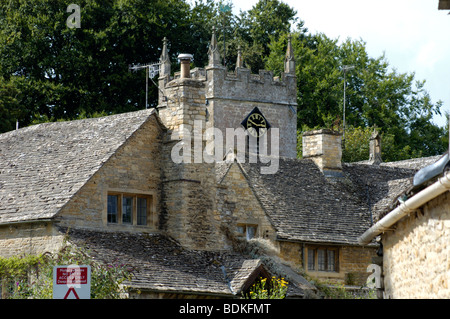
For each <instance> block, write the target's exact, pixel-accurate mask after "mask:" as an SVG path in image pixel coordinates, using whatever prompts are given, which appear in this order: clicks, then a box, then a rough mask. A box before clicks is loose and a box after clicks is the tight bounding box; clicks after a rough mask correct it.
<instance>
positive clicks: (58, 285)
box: [53, 265, 91, 299]
mask: <svg viewBox="0 0 450 319" xmlns="http://www.w3.org/2000/svg"><path fill="white" fill-rule="evenodd" d="M90 298H91V267H90V266H89V265H87V266H86V265H81V266H80V265H69V266H54V267H53V299H90Z"/></svg>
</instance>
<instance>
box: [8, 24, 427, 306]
mask: <svg viewBox="0 0 450 319" xmlns="http://www.w3.org/2000/svg"><path fill="white" fill-rule="evenodd" d="M208 56H209V62H208V65H207V66H206V67H205V68H194V69H191V68H190V56H189V55H188V54H183V55H180V56H179V60H180V62H181V71H180V72H175V73H174V74H173V73H172V70H171V61H170V60H169V54H168V50H167V41H166V40H165V41H164V45H163V50H162V55H161V59H160V62H161V64H160V71H159V82H158V84H159V89H160V94H159V101H158V106H157V107H156V108H155V109H152V110H142V111H137V112H131V113H124V114H117V115H111V116H107V117H102V118H94V119H85V120H77V121H70V122H56V123H45V124H39V125H34V126H30V127H26V128H22V129H19V130H16V131H11V132H7V133H4V134H1V135H0V203H1V204H0V256H3V257H9V256H13V255H21V254H39V253H43V252H46V251H51V252H54V251H56V250H57V249H59V248H60V247H61V246H62V244H63V238H64V236H65V235H66V234H68V235H69V241H70V242H71V243H73V244H76V245H84V246H87V247H88V248H89V249H90V250H91V251H92V252H93V254H94V257H95V258H97V259H99V260H102V261H104V262H111V261H112V260H116V259H117V260H121V261H123V262H124V263H128V264H133V265H136V266H137V267H138V268H139V272H138V273H137V274H136V275H135V276H134V277H133V280H131V281H130V282H127V286H128V288H129V296H130V297H131V298H201V297H216V298H236V297H240V295H241V293H242V292H244V291H246V290H247V289H248V288H249V287H250V285H251V284H252V283H253V282H254V281H255V280H256V279H257V278H258V277H260V276H265V277H267V276H271V275H274V276H283V277H285V278H287V279H288V281H289V282H290V285H289V291H288V297H291V298H310V297H316V296H317V294H316V293H317V291H316V289H315V287H313V286H312V285H311V284H310V283H309V282H308V281H307V280H306V279H304V277H302V276H301V274H305V273H306V274H307V275H309V276H311V277H313V278H319V279H322V280H326V281H329V282H339V283H344V284H346V285H349V286H352V285H362V284H363V283H364V282H365V280H366V277H367V276H368V273H367V267H368V265H369V264H371V263H372V257H374V256H376V251H377V250H378V249H379V247H378V244H376V243H375V242H374V241H372V240H369V241H368V242H367V243H365V244H364V245H360V243H359V242H358V238H359V237H360V236H361V235H362V234H363V233H364V232H365V231H366V230H367V229H369V228H370V227H371V226H372V224H373V216H376V215H377V214H379V213H380V212H383V211H386V210H388V209H390V207H391V204H392V202H393V201H394V200H395V199H396V198H397V197H398V196H399V194H401V192H402V191H403V190H404V187H405V183H406V181H409V180H410V179H411V178H412V176H413V175H414V174H415V173H416V171H417V170H418V169H420V168H421V167H423V166H425V165H427V164H428V163H430V162H432V161H434V160H435V158H430V159H421V160H420V161H419V160H415V161H403V162H397V163H380V161H379V160H373V159H380V149H379V147H378V146H379V145H378V144H379V137H377V136H374V139H373V141H372V142H373V145H374V146H373V147H372V149H373V152H372V155H371V159H372V160H370V161H367V162H363V163H352V164H346V163H342V161H341V153H342V151H341V136H340V134H339V133H338V132H335V131H331V130H325V129H324V130H317V131H311V132H307V133H305V134H304V137H303V151H304V158H303V159H297V158H296V143H297V116H296V113H297V103H296V100H297V81H298V80H297V78H296V76H295V59H294V56H293V51H292V48H291V46H290V42H289V44H288V48H287V52H286V57H285V70H284V73H282V75H281V77H275V78H274V77H273V74H272V73H271V72H269V71H260V72H259V74H251V73H250V70H249V69H246V68H244V67H243V64H242V62H241V61H240V60H239V59H240V58H238V63H237V67H236V70H235V71H234V72H231V73H230V72H228V71H227V69H226V68H225V67H224V66H222V65H221V63H220V61H221V58H220V54H219V52H218V48H217V40H216V37H215V35H214V33H213V35H212V39H211V43H210V47H209V52H208ZM300 85H301V83H300ZM227 129H228V130H229V129H232V130H231V132H232V133H234V134H235V135H232V143H227V142H229V140H226V139H225V137H228V135H227V134H225V133H226V132H227ZM207 132H213V133H214V134H213V135H214V138H213V139H211V136H208V134H207ZM220 132H222V133H223V134H222V137H223V139H219V138H216V137H219V136H220V134H219V133H220ZM242 132H244V133H245V134H244V139H243V141H244V144H243V145H240V144H239V142H236V143H235V141H237V140H239V137H240V135H239V134H241V135H242ZM235 138H236V140H235ZM377 138H378V140H377ZM225 140H226V141H225ZM252 141H256V143H253V142H252ZM377 142H378V144H377ZM376 145H378V146H376ZM208 146H209V147H210V150H209V151H208V152H206V151H205V150H206V149H208ZM229 146H231V147H229ZM241 146H242V147H241ZM211 150H213V151H211ZM242 150H244V152H243V153H240V151H242ZM263 150H266V151H267V152H263ZM221 151H223V152H221ZM208 154H210V155H211V154H212V155H213V156H214V160H212V161H211V160H207V159H208V156H207V155H208ZM242 154H244V156H241V155H242ZM252 154H256V155H255V156H254V157H253V158H256V159H257V160H256V161H252V160H251V159H252ZM209 159H210V158H209ZM218 159H220V160H218ZM271 168H272V170H271ZM265 169H266V172H269V173H264V170H265ZM261 247H265V248H261ZM268 247H269V248H268ZM255 251H257V253H255ZM269 257H270V258H269ZM138 292H139V293H138Z"/></svg>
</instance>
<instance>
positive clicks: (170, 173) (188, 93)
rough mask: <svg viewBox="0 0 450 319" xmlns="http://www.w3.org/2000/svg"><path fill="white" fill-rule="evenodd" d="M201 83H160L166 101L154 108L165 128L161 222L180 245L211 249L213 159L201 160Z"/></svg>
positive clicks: (214, 234) (216, 243)
mask: <svg viewBox="0 0 450 319" xmlns="http://www.w3.org/2000/svg"><path fill="white" fill-rule="evenodd" d="M204 87H205V86H204V82H203V80H201V79H196V78H192V79H175V80H173V81H171V82H169V83H168V84H167V85H166V86H165V88H164V92H165V96H167V99H168V102H167V103H166V104H164V105H160V106H159V114H160V117H161V121H162V122H163V123H164V125H165V126H167V128H168V132H167V135H166V137H165V139H164V141H163V150H162V162H163V166H162V185H163V191H162V201H163V207H162V214H161V228H162V229H163V230H164V231H166V232H167V233H168V234H169V235H170V236H171V237H173V238H175V239H176V240H178V241H179V242H180V243H181V244H182V245H183V246H184V247H186V248H191V249H205V250H213V249H221V248H222V247H223V242H221V241H220V240H217V238H218V236H219V235H218V234H219V227H218V224H217V218H216V217H215V192H216V180H215V173H214V163H206V162H205V161H204V160H203V150H204V149H205V145H206V140H205V134H204V132H205V129H206V106H205V88H204ZM180 145H186V148H182V147H179V146H180ZM174 150H177V151H174ZM174 154H176V156H179V158H178V159H174Z"/></svg>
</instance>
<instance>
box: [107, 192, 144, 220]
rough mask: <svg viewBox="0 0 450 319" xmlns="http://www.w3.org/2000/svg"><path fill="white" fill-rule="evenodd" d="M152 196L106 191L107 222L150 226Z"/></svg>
mask: <svg viewBox="0 0 450 319" xmlns="http://www.w3.org/2000/svg"><path fill="white" fill-rule="evenodd" d="M151 205H152V196H151V195H144V194H128V193H115V192H114V193H112V192H110V193H108V208H107V222H108V224H121V225H133V226H150V225H149V221H150V219H151V215H150V214H151Z"/></svg>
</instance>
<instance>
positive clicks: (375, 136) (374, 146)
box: [369, 129, 383, 165]
mask: <svg viewBox="0 0 450 319" xmlns="http://www.w3.org/2000/svg"><path fill="white" fill-rule="evenodd" d="M369 143H370V144H369V151H370V155H369V162H370V163H371V164H373V165H379V164H380V163H381V162H383V160H382V159H381V136H380V133H378V131H377V129H375V130H374V131H373V133H372V135H371V136H370V142H369Z"/></svg>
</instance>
